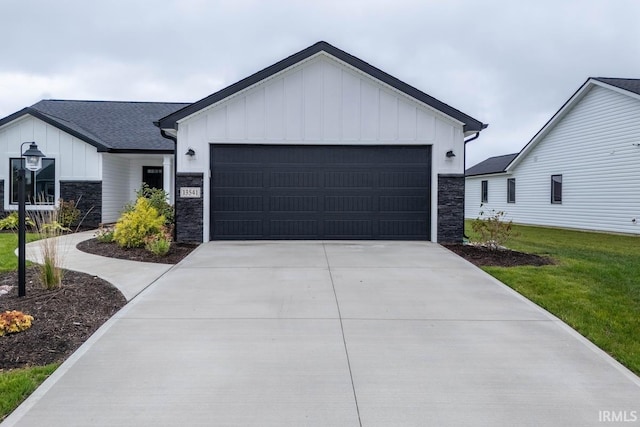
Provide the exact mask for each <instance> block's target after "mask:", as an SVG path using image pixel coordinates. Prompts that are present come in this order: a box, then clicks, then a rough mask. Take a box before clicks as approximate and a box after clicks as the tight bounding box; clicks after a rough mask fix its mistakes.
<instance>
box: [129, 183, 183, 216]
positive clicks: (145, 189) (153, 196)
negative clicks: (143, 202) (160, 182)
mask: <svg viewBox="0 0 640 427" xmlns="http://www.w3.org/2000/svg"><path fill="white" fill-rule="evenodd" d="M140 197H144V198H145V199H147V200H149V203H150V204H151V206H153V207H154V208H155V209H156V210H157V211H158V213H159V214H160V215H162V216H163V217H164V221H165V225H166V226H171V225H172V224H173V219H174V209H173V206H171V205H170V204H169V203H168V202H167V198H168V194H167V192H166V191H164V190H162V189H160V188H151V187H149V186H148V185H147V184H144V183H143V184H142V187H140V189H139V190H137V191H136V198H137V199H139V198H140Z"/></svg>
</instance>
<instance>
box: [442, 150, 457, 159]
mask: <svg viewBox="0 0 640 427" xmlns="http://www.w3.org/2000/svg"><path fill="white" fill-rule="evenodd" d="M445 156H447V159H450V158H452V157H455V156H456V154H455V153H454V152H453V150H449V151H447V154H445Z"/></svg>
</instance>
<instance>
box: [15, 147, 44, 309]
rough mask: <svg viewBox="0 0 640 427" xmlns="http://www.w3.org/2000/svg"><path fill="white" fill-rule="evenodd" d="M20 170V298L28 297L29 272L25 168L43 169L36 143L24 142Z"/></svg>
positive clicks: (33, 170)
mask: <svg viewBox="0 0 640 427" xmlns="http://www.w3.org/2000/svg"><path fill="white" fill-rule="evenodd" d="M25 144H31V145H29V149H28V150H27V151H25V152H22V149H23V147H24V145H25ZM20 157H21V158H22V159H21V161H20V169H18V296H19V297H23V296H25V295H27V286H26V272H27V260H26V253H25V252H26V250H25V244H26V240H27V239H26V234H27V231H26V228H27V227H26V224H25V218H26V207H25V204H26V202H25V193H26V189H25V169H24V168H25V167H26V168H27V169H29V170H30V171H32V172H35V171H37V170H39V169H40V168H41V167H42V158H43V157H44V154H42V152H41V151H40V150H38V146H37V145H36V143H35V142H23V143H22V145H20Z"/></svg>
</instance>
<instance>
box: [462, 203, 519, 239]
mask: <svg viewBox="0 0 640 427" xmlns="http://www.w3.org/2000/svg"><path fill="white" fill-rule="evenodd" d="M480 207H481V208H482V205H480ZM505 215H506V213H505V212H504V211H496V210H495V209H492V210H491V212H489V213H488V214H487V213H485V212H484V211H480V215H479V216H478V218H476V219H474V220H473V222H472V223H471V228H472V229H473V231H474V232H476V233H478V235H479V236H480V242H479V243H480V244H482V245H484V246H486V247H488V248H489V249H491V250H497V249H499V248H500V247H501V246H502V245H503V244H504V243H505V242H506V241H507V240H508V239H509V237H510V236H511V232H512V222H511V221H508V222H507V221H505V220H504V216H505Z"/></svg>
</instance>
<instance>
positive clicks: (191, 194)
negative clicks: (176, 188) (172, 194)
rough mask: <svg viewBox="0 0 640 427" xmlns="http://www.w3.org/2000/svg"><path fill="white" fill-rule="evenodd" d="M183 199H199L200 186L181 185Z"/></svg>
mask: <svg viewBox="0 0 640 427" xmlns="http://www.w3.org/2000/svg"><path fill="white" fill-rule="evenodd" d="M180 198H181V199H199V198H200V187H180Z"/></svg>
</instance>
